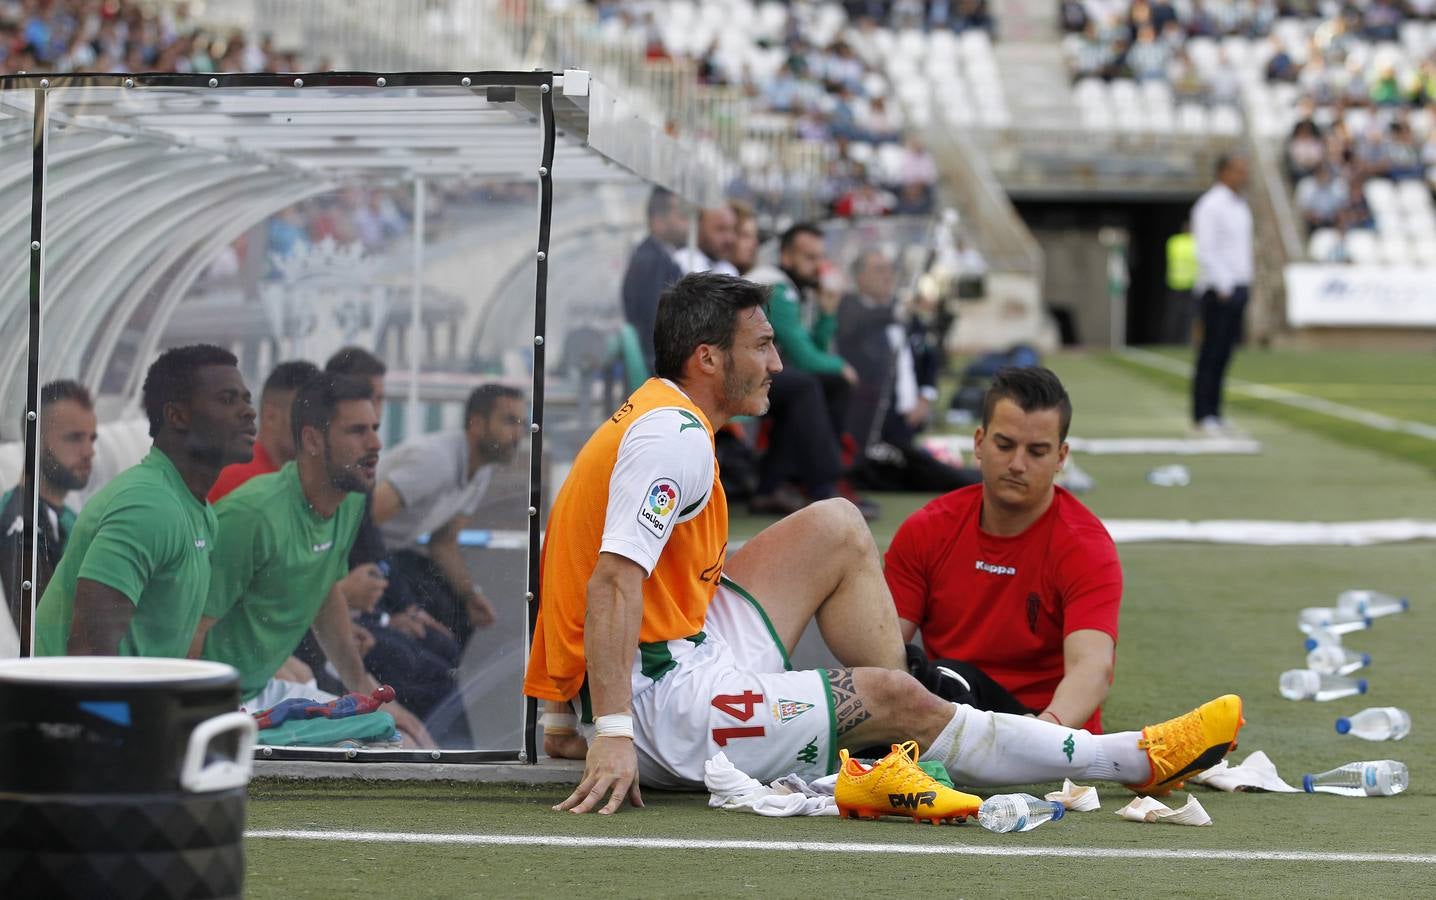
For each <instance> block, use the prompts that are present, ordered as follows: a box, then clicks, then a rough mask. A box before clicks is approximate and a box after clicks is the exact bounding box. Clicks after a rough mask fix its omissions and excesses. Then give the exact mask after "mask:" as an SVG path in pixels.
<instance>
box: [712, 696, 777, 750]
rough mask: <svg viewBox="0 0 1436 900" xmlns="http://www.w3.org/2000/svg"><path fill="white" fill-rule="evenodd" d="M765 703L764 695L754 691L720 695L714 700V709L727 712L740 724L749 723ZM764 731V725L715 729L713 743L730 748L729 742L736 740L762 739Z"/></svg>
mask: <svg viewBox="0 0 1436 900" xmlns="http://www.w3.org/2000/svg"><path fill="white" fill-rule="evenodd" d="M762 703H763V695H762V694H755V693H753V692H752V691H744V692H743V693H741V694H719V695H718V696H716V697H714V698H713V708H714V709H716V710H719V711H721V712H725V713H727V714H728V715H730V716H732V717H733V718H734V719H736V720H737V721H739V722H747V721H748V720H750V719H752V718H753V714H754V712H755V711H756V710H757V708H758V707H759V706H760V705H762ZM763 734H764V729H763V726H762V725H744V726H734V727H731V728H715V729H713V743H715V744H717V745H718V746H720V747H726V746H728V742H729V741H731V740H734V739H735V738H746V737H762V736H763Z"/></svg>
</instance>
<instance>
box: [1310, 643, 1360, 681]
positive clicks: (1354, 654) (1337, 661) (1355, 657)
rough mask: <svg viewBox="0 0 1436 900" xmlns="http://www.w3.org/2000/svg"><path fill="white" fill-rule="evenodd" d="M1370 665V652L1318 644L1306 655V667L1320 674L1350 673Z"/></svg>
mask: <svg viewBox="0 0 1436 900" xmlns="http://www.w3.org/2000/svg"><path fill="white" fill-rule="evenodd" d="M1369 665H1371V654H1370V653H1361V652H1360V651H1357V650H1348V649H1346V648H1345V647H1341V646H1332V645H1331V644H1318V645H1317V646H1316V647H1314V648H1312V650H1311V652H1310V653H1308V654H1307V655H1306V667H1307V668H1308V669H1310V670H1312V671H1313V672H1316V673H1318V674H1321V675H1350V674H1351V673H1352V672H1355V671H1356V670H1358V669H1364V668H1366V667H1367V666H1369Z"/></svg>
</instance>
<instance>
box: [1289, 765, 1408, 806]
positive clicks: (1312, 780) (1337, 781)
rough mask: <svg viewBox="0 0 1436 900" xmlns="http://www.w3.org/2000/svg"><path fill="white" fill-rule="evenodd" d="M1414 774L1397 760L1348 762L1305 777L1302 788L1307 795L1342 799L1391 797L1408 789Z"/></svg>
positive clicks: (1302, 780) (1303, 777)
mask: <svg viewBox="0 0 1436 900" xmlns="http://www.w3.org/2000/svg"><path fill="white" fill-rule="evenodd" d="M1410 783H1411V773H1410V772H1409V771H1408V770H1407V769H1406V764H1405V763H1401V762H1397V761H1396V760H1394V759H1378V760H1373V761H1371V762H1354V763H1347V764H1346V765H1344V766H1339V767H1338V768H1335V769H1332V770H1331V771H1329V772H1322V773H1320V774H1317V775H1303V776H1302V779H1301V786H1302V787H1303V788H1304V789H1305V790H1306V792H1307V793H1308V794H1340V795H1342V796H1343V797H1390V796H1392V795H1393V794H1399V793H1401V792H1402V791H1404V790H1406V786H1407V785H1408V784H1410Z"/></svg>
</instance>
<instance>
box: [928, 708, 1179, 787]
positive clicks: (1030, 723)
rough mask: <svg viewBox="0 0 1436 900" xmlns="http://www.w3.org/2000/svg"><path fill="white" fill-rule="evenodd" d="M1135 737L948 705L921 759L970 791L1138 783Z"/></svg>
mask: <svg viewBox="0 0 1436 900" xmlns="http://www.w3.org/2000/svg"><path fill="white" fill-rule="evenodd" d="M1140 737H1141V734H1140V733H1139V732H1135V731H1123V732H1119V733H1117V734H1101V735H1094V734H1092V733H1091V732H1089V731H1085V730H1082V729H1077V728H1064V727H1063V726H1061V725H1057V724H1055V723H1053V722H1048V721H1046V720H1045V719H1034V718H1032V717H1030V716H1014V715H1008V714H1007V713H993V712H983V711H981V710H977V709H973V708H972V707H970V706H963V705H961V704H957V703H954V704H953V716H952V720H951V721H949V722H948V723H947V725H946V726H945V727H944V728H943V729H942V731H941V732H940V733H939V734H938V736H937V738H936V739H934V740H933V742H932V744H931V745H930V746H929V747H927V748H926V749H925V750H924V752H923V754H922V758H923V759H924V760H929V759H935V760H939V761H940V762H941V763H942V764H943V767H944V768H946V769H947V772H948V774H949V775H951V776H952V780H953V781H954V782H956V783H958V784H967V785H972V786H974V787H987V786H992V785H1000V784H1028V783H1031V782H1035V781H1056V780H1059V779H1062V778H1072V779H1088V780H1094V779H1097V780H1103V781H1119V782H1122V783H1124V784H1138V783H1140V782H1143V781H1146V780H1147V779H1148V778H1150V777H1151V764H1150V763H1149V762H1148V761H1147V753H1146V751H1145V750H1141V749H1139V748H1138V747H1137V740H1138V739H1139V738H1140Z"/></svg>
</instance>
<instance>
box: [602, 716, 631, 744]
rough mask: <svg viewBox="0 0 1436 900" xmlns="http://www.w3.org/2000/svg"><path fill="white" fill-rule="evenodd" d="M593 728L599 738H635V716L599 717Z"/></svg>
mask: <svg viewBox="0 0 1436 900" xmlns="http://www.w3.org/2000/svg"><path fill="white" fill-rule="evenodd" d="M593 726H594V729H595V730H596V732H597V736H598V737H626V738H632V737H633V716H630V715H629V714H628V713H614V714H613V715H610V716H599V717H598V718H597V719H594V720H593Z"/></svg>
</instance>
